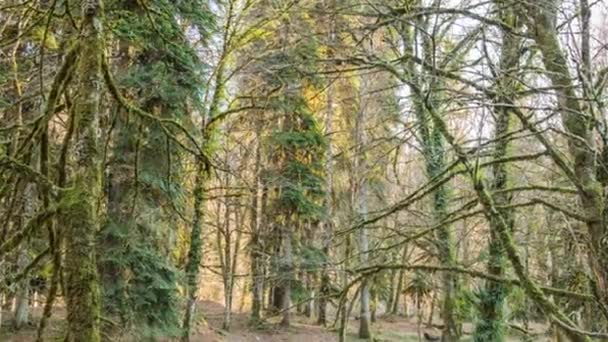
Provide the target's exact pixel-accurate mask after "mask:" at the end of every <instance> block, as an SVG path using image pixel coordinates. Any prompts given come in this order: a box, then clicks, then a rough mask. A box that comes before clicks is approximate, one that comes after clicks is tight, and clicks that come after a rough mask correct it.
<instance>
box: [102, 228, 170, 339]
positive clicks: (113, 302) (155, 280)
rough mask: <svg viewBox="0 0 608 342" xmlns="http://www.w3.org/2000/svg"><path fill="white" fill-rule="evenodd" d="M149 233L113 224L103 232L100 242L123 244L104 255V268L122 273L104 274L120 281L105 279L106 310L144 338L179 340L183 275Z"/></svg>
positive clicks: (110, 248)
mask: <svg viewBox="0 0 608 342" xmlns="http://www.w3.org/2000/svg"><path fill="white" fill-rule="evenodd" d="M147 230H149V228H144V227H141V226H140V227H139V229H137V227H135V226H125V225H121V224H117V223H113V222H112V223H110V224H108V226H107V227H106V229H104V230H103V231H102V236H100V238H101V239H100V240H102V241H121V242H122V243H118V244H110V245H109V246H107V248H104V250H103V253H100V264H101V265H102V268H103V269H105V270H106V271H107V270H114V271H115V272H119V273H120V274H114V275H113V274H112V272H104V273H105V274H106V277H108V276H110V277H116V278H114V279H112V278H111V279H104V280H105V281H104V287H103V298H104V300H103V303H104V306H105V308H104V309H105V310H106V311H107V312H117V313H119V314H120V316H121V319H122V320H123V324H125V325H126V326H128V327H130V326H132V327H134V328H136V329H135V330H136V331H137V332H138V334H139V335H140V336H141V337H152V336H176V335H177V333H178V330H179V321H178V314H177V313H178V312H179V311H178V308H179V301H178V296H177V295H178V290H177V283H178V280H179V279H178V277H179V272H178V270H177V269H176V268H175V267H174V266H173V265H172V264H171V263H170V262H169V261H168V260H167V257H166V256H165V255H163V254H161V253H160V251H159V248H158V247H157V245H158V241H154V240H152V239H150V237H149V236H146V235H145V232H146V231H147ZM112 280H114V281H112Z"/></svg>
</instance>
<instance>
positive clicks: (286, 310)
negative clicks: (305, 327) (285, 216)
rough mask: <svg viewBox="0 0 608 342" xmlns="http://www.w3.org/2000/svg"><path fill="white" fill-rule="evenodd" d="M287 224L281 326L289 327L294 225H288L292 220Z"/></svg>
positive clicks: (282, 272)
mask: <svg viewBox="0 0 608 342" xmlns="http://www.w3.org/2000/svg"><path fill="white" fill-rule="evenodd" d="M286 221H287V222H285V226H283V227H281V229H282V231H283V232H282V235H283V241H282V242H283V251H282V254H283V260H282V261H281V274H282V276H281V278H283V279H282V285H281V288H282V290H283V291H282V300H281V301H282V302H281V304H282V307H281V310H282V313H283V318H282V319H281V326H283V327H289V326H290V324H291V312H290V311H291V310H290V308H291V283H292V278H293V272H294V267H293V255H292V253H293V251H292V238H293V236H292V235H293V233H292V230H293V229H292V227H289V226H288V225H289V224H290V223H291V222H290V221H291V220H286Z"/></svg>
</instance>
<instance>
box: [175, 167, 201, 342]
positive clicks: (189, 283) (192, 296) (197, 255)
mask: <svg viewBox="0 0 608 342" xmlns="http://www.w3.org/2000/svg"><path fill="white" fill-rule="evenodd" d="M206 177H207V172H206V168H205V164H204V162H203V160H198V165H197V172H196V179H195V188H194V218H193V220H192V228H191V231H190V249H189V250H188V260H187V262H186V268H185V273H186V312H185V314H184V320H183V324H182V329H183V331H182V339H181V340H182V342H187V341H190V330H191V329H192V320H193V318H194V310H195V307H196V299H197V292H198V282H199V273H200V272H199V265H200V263H201V260H202V254H203V251H202V247H203V236H202V233H203V227H202V226H203V210H204V208H203V204H204V196H205V191H204V184H205V180H206Z"/></svg>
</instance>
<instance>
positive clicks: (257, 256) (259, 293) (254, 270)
mask: <svg viewBox="0 0 608 342" xmlns="http://www.w3.org/2000/svg"><path fill="white" fill-rule="evenodd" d="M254 125H255V136H254V141H255V152H254V153H255V157H254V158H255V161H254V166H253V169H254V171H253V173H254V179H255V187H254V190H253V194H252V196H251V214H250V217H251V223H250V225H251V240H250V243H249V244H250V246H249V250H250V255H251V292H252V293H251V294H252V296H251V297H252V298H251V322H252V323H253V324H258V323H259V322H260V321H261V319H262V306H263V302H264V270H263V268H264V265H263V262H264V261H263V259H262V258H263V255H264V254H263V251H262V249H263V246H262V244H261V238H262V237H261V236H260V235H261V229H262V222H261V221H262V220H263V218H262V215H264V211H262V210H260V208H259V207H260V201H261V202H262V203H261V205H264V204H263V203H264V202H265V201H266V199H267V198H266V197H267V196H266V190H265V189H263V188H262V183H261V178H260V173H261V164H262V163H261V162H262V150H261V145H262V144H261V141H260V139H261V137H260V132H261V122H260V120H256V122H255V123H254ZM260 192H262V194H261V196H262V198H261V200H260Z"/></svg>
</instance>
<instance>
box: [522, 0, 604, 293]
mask: <svg viewBox="0 0 608 342" xmlns="http://www.w3.org/2000/svg"><path fill="white" fill-rule="evenodd" d="M525 5H526V6H525V8H524V9H523V10H522V11H520V13H518V14H519V15H520V17H522V18H527V19H528V20H527V23H526V25H527V26H528V28H529V31H530V32H531V34H532V36H533V39H534V41H535V42H536V44H537V46H538V49H539V50H540V52H541V54H542V60H543V64H544V67H545V70H546V75H547V77H548V78H549V79H550V80H551V83H552V85H553V88H554V89H555V93H556V95H557V101H558V106H559V110H560V114H561V119H562V123H563V126H564V128H565V130H566V132H567V133H568V134H567V138H568V148H569V151H570V156H571V159H572V161H573V163H572V167H570V165H569V163H567V162H565V161H564V160H563V159H560V158H559V156H556V155H552V157H553V159H554V161H555V162H556V164H557V165H558V166H559V167H560V168H561V169H562V170H563V171H564V172H565V173H566V175H567V176H568V178H569V180H570V181H571V182H572V183H573V184H574V185H575V186H576V187H577V190H578V192H579V197H580V199H581V203H582V207H583V211H584V214H585V216H586V217H587V218H588V221H587V231H588V239H586V240H587V241H588V248H587V249H588V262H589V266H590V268H591V270H592V279H593V283H594V287H596V289H597V291H595V292H597V297H598V301H600V302H602V303H603V304H604V305H607V304H608V248H606V245H605V244H604V242H603V241H604V240H605V236H606V233H607V231H608V226H607V225H606V219H605V213H606V200H605V196H604V194H603V192H602V191H603V190H602V189H603V188H604V186H605V185H606V184H605V183H606V182H605V181H604V182H602V181H600V180H598V178H597V174H596V172H597V160H596V151H595V137H594V130H593V126H594V120H595V119H594V115H593V112H592V110H590V108H589V107H590V106H588V105H587V103H582V102H581V101H579V98H580V96H579V95H578V94H577V93H576V86H575V84H573V79H575V78H574V77H572V76H571V75H570V70H569V63H568V60H567V58H566V56H565V54H564V51H563V49H562V47H561V44H560V38H559V35H558V32H557V29H556V22H555V18H556V13H557V11H558V8H557V7H558V6H555V4H553V1H548V0H542V1H539V2H538V3H534V4H532V3H530V4H525ZM582 5H586V2H583V3H582ZM588 12H589V8H584V9H583V14H586V18H585V16H583V26H585V24H584V21H587V25H588V20H589V18H588ZM582 32H583V36H584V37H583V47H584V48H588V42H586V41H587V40H588V31H585V30H582ZM583 54H584V55H585V59H586V58H587V57H588V54H589V51H584V52H583ZM583 69H585V70H583V72H584V73H585V74H587V73H588V72H589V67H588V62H587V61H586V60H585V61H584V65H583ZM584 101H587V100H584ZM590 102H591V101H589V103H590ZM518 117H519V115H518ZM520 119H522V118H521V117H520ZM539 134H540V133H539ZM537 138H541V137H540V135H537ZM541 142H543V141H541ZM543 143H545V142H543Z"/></svg>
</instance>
